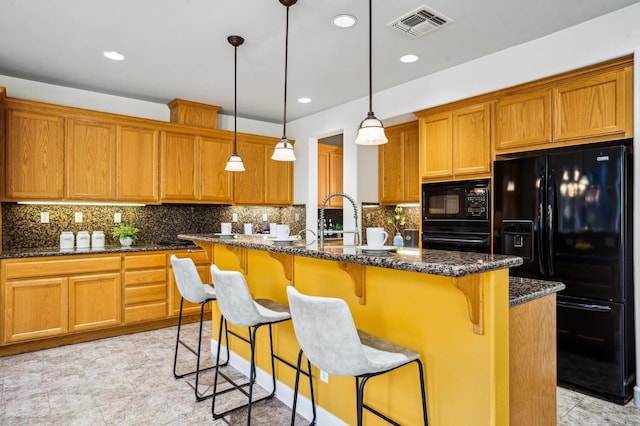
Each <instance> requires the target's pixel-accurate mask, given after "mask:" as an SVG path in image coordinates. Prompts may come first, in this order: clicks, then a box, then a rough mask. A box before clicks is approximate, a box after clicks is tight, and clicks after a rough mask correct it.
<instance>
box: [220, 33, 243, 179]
mask: <svg viewBox="0 0 640 426" xmlns="http://www.w3.org/2000/svg"><path fill="white" fill-rule="evenodd" d="M227 41H228V42H229V44H231V45H232V46H233V154H231V157H229V160H228V161H227V165H226V166H225V168H224V169H225V170H226V171H228V172H244V164H242V158H240V156H239V155H238V152H237V151H236V142H237V132H236V128H237V121H238V84H237V80H238V46H240V45H242V43H244V39H243V38H242V37H240V36H235V35H234V36H229V37H227Z"/></svg>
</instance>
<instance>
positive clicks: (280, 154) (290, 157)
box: [271, 0, 298, 161]
mask: <svg viewBox="0 0 640 426" xmlns="http://www.w3.org/2000/svg"><path fill="white" fill-rule="evenodd" d="M278 1H280V3H281V4H282V5H283V6H285V7H286V8H287V26H286V30H285V36H284V117H283V120H282V139H280V142H278V143H277V144H276V147H275V149H274V150H273V155H272V156H271V159H272V160H276V161H296V155H295V153H294V152H293V145H292V144H291V142H289V139H287V136H286V135H287V62H288V61H287V60H288V58H289V7H290V6H293V5H294V4H296V3H297V1H298V0H278Z"/></svg>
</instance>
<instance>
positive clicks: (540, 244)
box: [536, 172, 545, 275]
mask: <svg viewBox="0 0 640 426" xmlns="http://www.w3.org/2000/svg"><path fill="white" fill-rule="evenodd" d="M538 179H539V180H538V182H540V184H539V185H538V212H537V215H536V216H537V217H536V222H537V228H538V232H537V234H538V238H536V242H537V245H538V247H537V252H538V267H539V268H540V274H542V275H544V274H545V270H544V259H543V250H542V247H543V244H544V241H543V239H544V233H543V230H544V220H543V219H544V187H545V175H544V172H543V173H540V176H538Z"/></svg>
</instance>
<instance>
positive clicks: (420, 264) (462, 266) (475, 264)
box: [178, 234, 522, 277]
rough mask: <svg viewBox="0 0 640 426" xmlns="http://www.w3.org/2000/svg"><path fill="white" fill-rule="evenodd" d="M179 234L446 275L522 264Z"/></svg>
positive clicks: (439, 253) (511, 259) (486, 257)
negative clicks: (282, 244)
mask: <svg viewBox="0 0 640 426" xmlns="http://www.w3.org/2000/svg"><path fill="white" fill-rule="evenodd" d="M178 238H181V239H185V240H191V241H204V242H209V243H215V244H222V245H228V246H235V247H245V248H249V249H256V250H265V251H270V252H277V253H289V254H294V255H296V256H304V257H312V258H316V259H325V260H335V261H338V262H347V263H357V264H360V265H367V266H378V267H381V268H389V269H397V270H401V271H410V272H419V273H425V274H432V275H443V276H448V277H463V276H466V275H472V274H477V273H481V272H489V271H496V270H499V269H505V268H510V267H512V266H518V265H521V264H522V258H520V257H517V256H503V255H491V254H483V253H466V252H459V251H445V250H421V249H417V248H400V249H399V250H397V251H396V250H395V249H394V250H391V251H390V252H388V253H384V254H367V253H365V252H364V251H363V250H361V249H359V248H356V247H353V246H352V247H347V246H345V247H342V246H325V248H324V250H319V249H314V248H307V247H306V246H305V245H304V244H303V243H302V242H298V241H295V242H293V243H292V245H289V246H281V245H276V243H275V242H274V241H273V240H272V239H268V238H263V237H255V236H249V235H237V236H235V237H234V238H220V237H219V236H218V235H216V234H183V235H178Z"/></svg>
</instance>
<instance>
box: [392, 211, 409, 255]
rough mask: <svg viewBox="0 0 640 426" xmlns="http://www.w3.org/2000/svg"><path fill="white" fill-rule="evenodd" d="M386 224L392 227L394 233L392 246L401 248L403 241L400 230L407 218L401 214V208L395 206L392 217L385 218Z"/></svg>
mask: <svg viewBox="0 0 640 426" xmlns="http://www.w3.org/2000/svg"><path fill="white" fill-rule="evenodd" d="M387 223H390V224H391V225H393V229H394V230H395V231H396V235H395V236H394V237H393V245H394V246H396V247H402V246H403V245H404V241H403V240H402V235H401V234H400V229H401V228H402V227H403V226H404V225H405V223H407V217H406V216H405V215H404V213H402V207H400V206H396V208H395V209H393V216H387Z"/></svg>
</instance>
